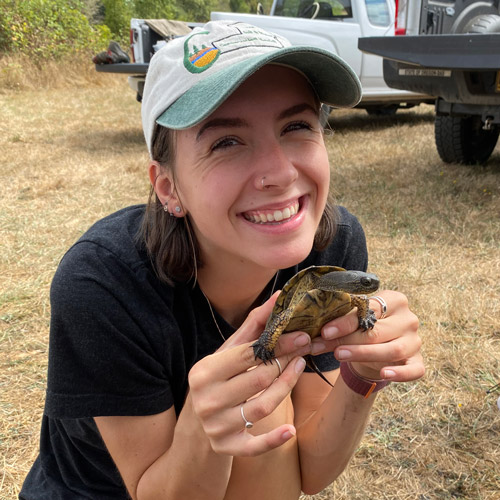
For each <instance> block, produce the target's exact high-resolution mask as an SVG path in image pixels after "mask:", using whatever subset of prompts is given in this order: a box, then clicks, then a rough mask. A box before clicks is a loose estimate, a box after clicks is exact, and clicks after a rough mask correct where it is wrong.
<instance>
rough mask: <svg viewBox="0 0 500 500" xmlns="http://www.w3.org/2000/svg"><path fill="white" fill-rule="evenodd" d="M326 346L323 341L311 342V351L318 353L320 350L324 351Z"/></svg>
mask: <svg viewBox="0 0 500 500" xmlns="http://www.w3.org/2000/svg"><path fill="white" fill-rule="evenodd" d="M325 348H326V346H325V344H323V342H313V343H312V344H311V352H312V353H313V354H317V353H318V352H323V351H324V350H325Z"/></svg>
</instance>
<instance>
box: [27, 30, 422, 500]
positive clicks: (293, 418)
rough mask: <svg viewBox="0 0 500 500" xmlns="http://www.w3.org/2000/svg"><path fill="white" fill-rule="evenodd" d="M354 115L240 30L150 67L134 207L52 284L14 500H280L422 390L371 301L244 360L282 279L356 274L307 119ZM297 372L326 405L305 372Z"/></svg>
mask: <svg viewBox="0 0 500 500" xmlns="http://www.w3.org/2000/svg"><path fill="white" fill-rule="evenodd" d="M359 98H360V86H359V82H358V80H357V78H356V76H355V75H354V73H353V72H352V70H351V69H350V68H348V67H347V66H346V65H345V63H343V62H342V61H341V60H339V59H338V58H336V57H335V56H333V55H331V54H329V53H326V52H324V51H321V50H318V49H313V48H305V47H302V48H299V47H290V44H289V43H288V42H287V41H286V40H285V39H283V38H281V37H278V36H276V35H274V34H271V33H267V32H265V31H262V30H260V29H258V28H255V27H253V26H250V25H246V24H242V23H229V22H212V23H209V24H207V25H205V26H204V27H203V28H199V29H195V30H194V31H193V33H192V34H191V35H189V36H188V37H185V38H182V39H176V40H174V41H172V42H170V43H168V44H167V45H166V47H165V48H163V49H162V50H161V51H159V52H158V54H156V55H155V56H154V58H153V59H152V62H151V64H150V68H149V72H148V76H147V81H146V85H145V89H144V96H143V103H142V113H143V128H144V133H145V137H146V143H147V145H148V149H149V152H150V154H151V162H150V166H149V176H150V179H151V183H152V186H153V193H152V198H151V199H150V202H149V205H148V207H147V210H146V211H145V210H144V207H142V206H138V207H129V208H127V209H124V210H122V211H120V212H118V213H116V214H113V215H111V216H109V217H108V218H106V219H104V220H102V221H100V222H98V223H97V224H96V225H95V226H94V227H93V228H91V229H90V230H89V231H88V232H87V233H86V235H84V236H83V237H82V238H81V239H80V240H79V241H78V242H77V243H76V244H75V245H74V246H73V247H72V248H71V249H70V251H69V252H68V253H67V255H66V256H65V257H64V259H63V260H62V262H61V264H60V266H59V269H58V271H57V273H56V276H55V278H54V282H53V286H52V290H51V301H52V321H51V339H50V356H49V374H48V391H47V400H46V408H45V415H44V419H43V424H42V438H41V449H40V456H39V457H38V459H37V461H36V462H35V464H34V466H33V468H32V470H31V472H30V474H29V475H28V477H27V479H26V481H25V485H24V487H23V491H22V492H21V498H25V499H41V498H63V499H66V498H68V499H69V498H71V499H75V498H99V499H107V498H110V499H111V498H127V494H128V495H130V497H132V498H134V499H149V498H151V499H162V498H165V499H180V498H182V499H228V500H229V499H238V500H241V499H254V498H258V499H260V500H262V499H273V500H278V499H283V500H290V499H293V498H298V497H299V495H300V492H301V491H304V492H306V493H314V492H317V491H320V490H321V489H323V488H324V487H325V486H327V485H328V484H329V483H331V482H332V481H333V480H335V478H336V477H337V476H338V475H339V474H340V473H341V472H342V470H343V469H344V468H345V466H346V464H347V462H348V460H349V459H350V457H351V456H352V454H353V452H354V450H355V448H356V446H357V444H358V442H359V440H360V438H361V436H362V433H363V430H364V427H365V425H366V421H367V418H368V415H369V412H370V408H371V406H372V404H373V401H374V399H375V397H376V396H375V393H376V392H377V391H378V390H379V389H381V388H383V387H384V386H385V385H387V383H388V382H389V381H399V382H403V381H409V380H415V379H417V378H419V377H420V376H422V374H423V371H424V368H423V363H422V358H421V356H420V353H419V351H420V339H419V337H418V335H417V332H416V331H417V319H416V317H415V316H414V315H413V313H411V311H410V310H409V309H408V305H407V301H406V299H405V297H404V296H403V295H401V294H399V293H396V292H390V291H383V292H381V293H380V298H379V299H377V300H373V301H371V303H370V304H371V306H372V307H373V309H374V311H375V314H376V316H377V318H379V320H378V322H377V323H376V325H375V328H374V330H373V331H371V332H370V333H366V332H361V331H359V330H358V325H357V317H356V315H355V314H348V315H346V316H344V317H342V318H338V319H336V320H334V321H332V322H330V323H329V324H327V325H325V327H324V328H323V330H322V335H321V338H317V339H315V340H314V341H312V342H311V339H310V338H309V336H308V335H306V334H305V333H303V332H293V333H290V334H287V335H283V336H282V337H281V338H280V340H279V342H278V345H277V347H276V349H275V356H276V358H275V360H274V362H273V363H267V364H264V363H262V362H261V361H260V360H258V359H257V360H256V359H255V357H254V355H253V350H252V349H251V344H252V343H253V342H254V341H255V340H256V339H257V338H258V337H259V335H260V333H261V332H262V330H263V328H264V325H265V322H266V319H267V317H268V316H269V314H270V312H271V309H272V306H273V303H274V301H275V299H276V297H277V293H275V292H276V291H277V290H278V289H280V288H281V287H282V286H283V285H284V284H285V282H286V281H287V280H288V279H289V278H290V277H291V276H293V275H294V274H295V273H296V272H297V271H298V270H300V269H303V268H305V267H307V266H309V265H313V264H314V265H321V264H330V265H338V266H342V267H345V268H348V269H359V270H365V269H366V267H367V252H366V244H365V240H364V235H363V231H362V229H361V227H360V225H359V223H358V222H357V220H356V219H355V217H354V216H352V215H351V214H349V213H348V212H347V211H346V210H345V209H343V208H335V207H334V206H333V205H332V201H331V199H330V196H329V180H330V178H329V176H330V169H329V164H328V156H327V153H326V149H325V145H324V142H323V136H322V128H321V126H320V122H319V118H318V117H319V109H320V101H323V102H326V103H328V104H330V105H333V106H353V105H355V104H356V103H357V102H358V101H359ZM382 308H384V311H382ZM382 316H384V317H382ZM311 353H312V354H315V355H316V354H319V356H318V357H317V358H316V360H317V361H316V363H317V365H318V366H319V368H320V369H321V370H322V371H323V372H324V375H325V376H326V377H327V378H328V379H329V380H330V381H331V382H332V384H334V387H333V388H331V387H330V386H328V385H327V384H325V383H324V381H322V380H321V379H320V378H319V377H317V376H316V375H315V374H314V373H309V372H307V371H306V372H304V366H305V362H304V358H303V356H305V355H308V354H311ZM333 354H334V355H335V356H334V355H333ZM339 361H341V362H342V365H341V370H340V372H341V376H340V377H339V369H338V366H339ZM373 389H375V390H373ZM372 391H373V392H372Z"/></svg>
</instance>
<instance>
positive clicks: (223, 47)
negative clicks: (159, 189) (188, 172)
mask: <svg viewBox="0 0 500 500" xmlns="http://www.w3.org/2000/svg"><path fill="white" fill-rule="evenodd" d="M269 63H276V64H280V65H285V66H289V67H291V68H294V69H296V70H298V71H299V72H301V73H302V74H303V75H304V76H305V77H306V78H307V79H308V80H309V82H310V84H311V86H312V87H313V89H314V90H315V91H316V93H317V95H318V98H319V100H320V101H321V102H323V103H325V104H328V105H330V106H334V107H340V108H348V107H352V106H355V105H356V104H357V103H358V102H359V100H360V99H361V84H360V82H359V79H358V77H357V76H356V74H355V73H354V71H353V70H352V69H351V67H350V66H349V65H348V64H347V63H346V62H345V61H343V60H342V59H341V58H339V57H338V56H336V55H334V54H332V53H331V52H328V51H326V50H323V49H319V48H315V47H308V46H292V45H291V43H290V42H289V41H288V40H287V39H286V38H284V37H282V36H279V35H276V34H274V33H270V32H268V31H265V30H263V29H261V28H258V27H256V26H252V25H250V24H246V23H242V22H234V21H211V22H209V23H207V24H205V25H204V26H202V27H197V28H195V29H194V30H193V31H192V32H191V33H190V34H189V35H187V36H183V37H179V38H175V39H174V40H172V41H170V42H168V43H167V44H166V45H165V46H164V47H163V48H161V49H160V50H159V51H158V52H157V53H156V54H155V55H154V56H153V57H152V59H151V62H150V64H149V69H148V73H147V76H146V82H145V85H144V92H143V98H142V125H143V129H144V135H145V138H146V143H147V145H148V149H149V152H150V153H151V142H152V138H153V133H154V129H155V126H156V123H158V124H160V125H163V126H164V127H167V128H170V129H174V130H180V129H185V128H189V127H192V126H194V125H196V124H197V123H199V122H201V121H202V120H204V119H205V118H207V117H208V116H209V115H210V114H211V113H212V112H213V111H214V110H215V109H216V108H217V107H218V106H220V105H221V104H222V102H224V100H226V99H227V98H228V97H229V96H230V95H231V93H232V92H234V91H235V90H236V88H238V86H239V85H241V84H242V83H243V82H244V81H245V80H246V79H247V78H248V77H249V76H250V75H252V74H253V73H255V71H257V70H258V69H260V68H262V66H264V65H266V64H269ZM284 84H286V83H285V82H284Z"/></svg>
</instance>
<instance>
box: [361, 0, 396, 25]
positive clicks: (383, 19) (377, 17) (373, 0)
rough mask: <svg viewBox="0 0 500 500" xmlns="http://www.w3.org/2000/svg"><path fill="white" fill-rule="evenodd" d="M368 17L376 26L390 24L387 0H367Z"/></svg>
mask: <svg viewBox="0 0 500 500" xmlns="http://www.w3.org/2000/svg"><path fill="white" fill-rule="evenodd" d="M365 4H366V13H367V14H368V19H369V21H370V23H371V24H373V25H374V26H389V24H390V22H391V19H390V15H389V6H388V5H387V0H365Z"/></svg>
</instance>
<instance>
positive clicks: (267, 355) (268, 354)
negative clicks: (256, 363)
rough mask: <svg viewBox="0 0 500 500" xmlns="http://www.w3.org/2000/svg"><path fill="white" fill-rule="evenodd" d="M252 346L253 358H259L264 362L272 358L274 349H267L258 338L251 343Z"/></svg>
mask: <svg viewBox="0 0 500 500" xmlns="http://www.w3.org/2000/svg"><path fill="white" fill-rule="evenodd" d="M252 348H253V354H254V356H255V359H257V358H259V359H261V360H262V361H264V364H265V363H267V361H271V360H272V359H273V358H274V349H271V350H269V349H268V348H267V347H266V346H265V345H264V343H263V342H262V341H261V340H260V339H259V340H257V342H255V343H253V344H252Z"/></svg>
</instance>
